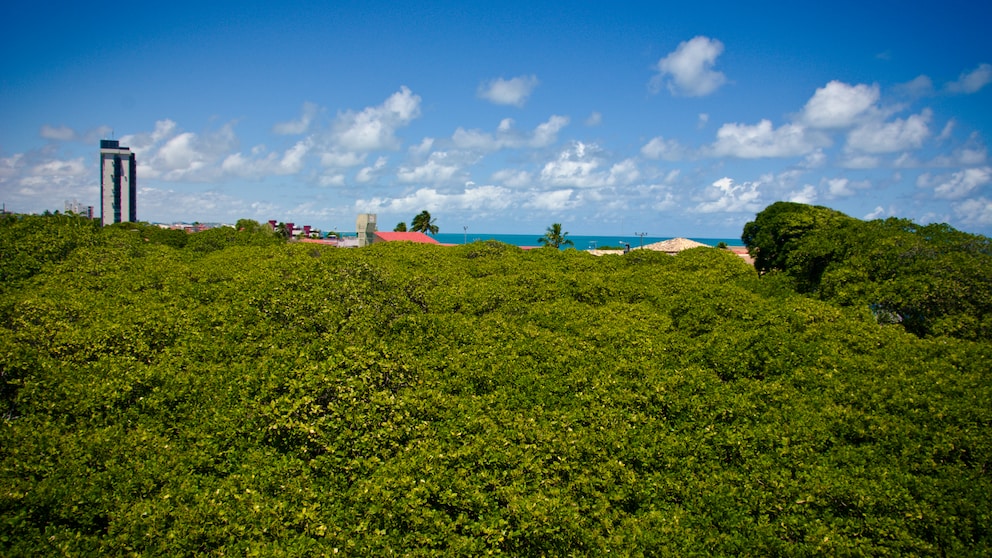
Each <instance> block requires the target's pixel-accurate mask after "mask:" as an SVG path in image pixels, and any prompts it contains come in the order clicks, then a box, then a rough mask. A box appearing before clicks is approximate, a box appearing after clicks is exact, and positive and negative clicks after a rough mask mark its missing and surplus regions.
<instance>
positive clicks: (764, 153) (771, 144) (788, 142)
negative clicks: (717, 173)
mask: <svg viewBox="0 0 992 558" xmlns="http://www.w3.org/2000/svg"><path fill="white" fill-rule="evenodd" d="M716 138H717V139H716V142H715V143H714V144H713V147H712V151H713V153H714V154H715V155H717V156H730V157H740V158H742V159H755V158H761V157H796V156H800V155H806V154H808V153H811V152H813V151H814V150H815V149H816V148H817V147H819V146H820V145H822V144H825V143H827V142H826V140H825V139H823V138H820V137H818V136H816V135H813V134H809V133H807V130H806V129H805V128H804V127H803V126H801V125H799V124H786V125H783V126H781V127H779V128H777V129H773V128H772V123H771V122H770V121H768V120H762V121H761V122H759V123H758V124H756V125H754V126H748V125H746V124H736V123H735V124H724V125H723V126H721V127H720V129H719V130H717V133H716Z"/></svg>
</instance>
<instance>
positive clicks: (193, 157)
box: [121, 120, 247, 182]
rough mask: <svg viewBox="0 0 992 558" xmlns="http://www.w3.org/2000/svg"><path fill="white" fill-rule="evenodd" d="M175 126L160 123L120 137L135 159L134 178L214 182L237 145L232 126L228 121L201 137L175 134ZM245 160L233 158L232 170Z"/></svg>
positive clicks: (172, 123) (191, 134)
mask: <svg viewBox="0 0 992 558" xmlns="http://www.w3.org/2000/svg"><path fill="white" fill-rule="evenodd" d="M177 128H178V127H177V126H176V123H175V122H173V121H171V120H160V121H158V122H156V123H155V131H153V132H151V133H141V134H134V135H131V136H124V137H122V138H121V145H123V146H128V147H131V150H132V151H134V152H135V156H136V158H137V160H138V176H139V177H142V178H144V179H161V180H171V181H178V180H191V181H196V182H206V181H210V180H214V179H217V178H218V177H219V176H220V174H221V173H222V171H223V163H222V161H225V160H226V159H227V158H228V156H229V155H230V154H231V152H232V151H233V150H234V149H235V147H236V146H237V143H238V138H237V136H236V135H235V133H234V124H233V123H231V122H229V123H227V124H225V125H223V126H221V127H220V128H218V129H217V130H213V131H210V132H207V133H204V134H196V133H193V132H182V133H178V134H177V133H176V131H177ZM246 161H247V160H240V161H239V160H238V159H234V160H232V162H231V163H230V164H231V165H233V167H232V168H237V167H238V166H239V165H241V166H243V163H245V162H246Z"/></svg>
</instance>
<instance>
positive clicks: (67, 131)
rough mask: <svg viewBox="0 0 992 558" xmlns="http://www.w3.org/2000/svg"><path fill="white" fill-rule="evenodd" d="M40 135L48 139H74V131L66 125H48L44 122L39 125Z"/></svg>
mask: <svg viewBox="0 0 992 558" xmlns="http://www.w3.org/2000/svg"><path fill="white" fill-rule="evenodd" d="M41 137H43V138H45V139H50V140H58V141H69V140H73V139H76V132H75V131H74V130H73V129H72V128H70V127H68V126H59V127H58V128H56V127H54V126H49V125H48V124H45V125H44V126H42V127H41Z"/></svg>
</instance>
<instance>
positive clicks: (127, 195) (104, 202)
mask: <svg viewBox="0 0 992 558" xmlns="http://www.w3.org/2000/svg"><path fill="white" fill-rule="evenodd" d="M137 167H138V164H137V162H136V161H135V159H134V153H131V150H130V149H128V148H127V147H121V145H120V142H119V141H117V140H100V221H101V223H102V224H103V225H104V226H106V225H110V224H112V223H121V222H134V221H137V220H138V199H137V191H138V173H137Z"/></svg>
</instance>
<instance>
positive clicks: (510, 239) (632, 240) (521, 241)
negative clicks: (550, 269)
mask: <svg viewBox="0 0 992 558" xmlns="http://www.w3.org/2000/svg"><path fill="white" fill-rule="evenodd" d="M540 237H541V235H540V234H485V233H473V232H468V233H466V234H460V233H438V234H437V235H435V236H434V238H436V239H437V241H438V242H440V243H441V244H464V243H466V242H476V241H479V240H498V241H499V242H503V243H506V244H512V245H514V246H540V245H541V244H540V243H539V242H538V241H537V239H538V238H540ZM565 238H567V239H568V240H571V241H572V242H573V243H574V244H575V246H574V247H575V248H576V249H577V250H589V249H591V248H604V247H613V248H617V247H622V246H623V245H624V243H627V244H630V247H631V248H636V247H638V246H642V245H645V244H652V243H654V242H661V241H663V240H669V239H671V238H673V237H671V236H645V237H644V238H641V237H639V236H624V235H608V236H572V235H568V236H567V237H565ZM692 240H695V241H696V242H702V243H703V244H708V245H710V246H716V245H717V244H718V243H720V242H725V243H727V246H743V245H744V243H743V242H741V239H740V238H693V239H692Z"/></svg>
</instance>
